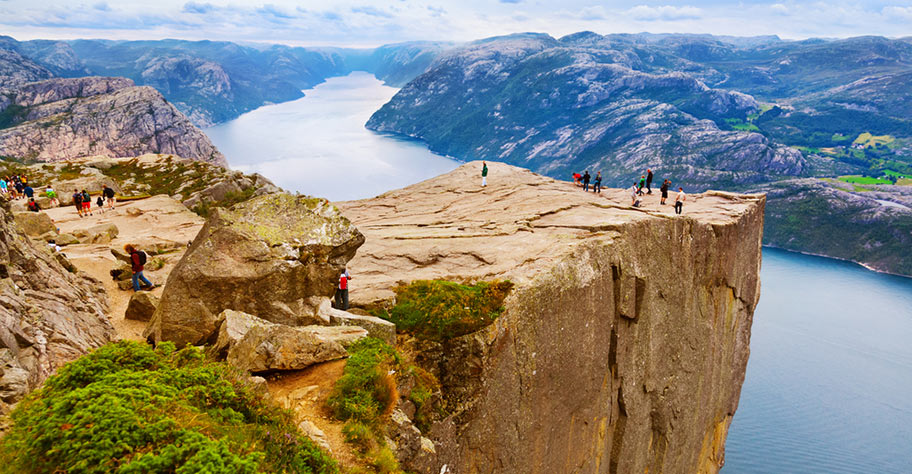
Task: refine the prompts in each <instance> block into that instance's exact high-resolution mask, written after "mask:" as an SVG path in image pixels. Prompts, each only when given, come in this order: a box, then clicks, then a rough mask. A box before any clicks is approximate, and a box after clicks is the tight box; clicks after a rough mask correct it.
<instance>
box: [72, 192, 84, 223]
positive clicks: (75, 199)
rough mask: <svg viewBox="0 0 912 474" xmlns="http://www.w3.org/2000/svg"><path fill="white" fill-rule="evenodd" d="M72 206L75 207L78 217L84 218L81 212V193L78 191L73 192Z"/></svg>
mask: <svg viewBox="0 0 912 474" xmlns="http://www.w3.org/2000/svg"><path fill="white" fill-rule="evenodd" d="M73 205H74V206H76V212H78V213H79V217H84V216H83V212H82V209H83V208H82V193H81V192H79V190H78V189H74V190H73Z"/></svg>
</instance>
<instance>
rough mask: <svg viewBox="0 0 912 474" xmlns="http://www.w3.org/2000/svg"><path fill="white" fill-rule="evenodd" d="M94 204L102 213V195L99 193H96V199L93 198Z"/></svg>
mask: <svg viewBox="0 0 912 474" xmlns="http://www.w3.org/2000/svg"><path fill="white" fill-rule="evenodd" d="M95 206H96V207H98V210H99V211H101V213H102V214H104V196H102V195H101V194H99V195H98V199H96V200H95Z"/></svg>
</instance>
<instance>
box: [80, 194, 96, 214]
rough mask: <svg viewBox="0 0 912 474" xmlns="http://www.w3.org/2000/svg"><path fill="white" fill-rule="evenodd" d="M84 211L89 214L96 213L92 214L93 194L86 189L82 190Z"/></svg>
mask: <svg viewBox="0 0 912 474" xmlns="http://www.w3.org/2000/svg"><path fill="white" fill-rule="evenodd" d="M82 213H83V214H86V215H89V216H91V215H94V214H92V195H90V194H89V192H88V191H86V190H85V189H83V190H82Z"/></svg>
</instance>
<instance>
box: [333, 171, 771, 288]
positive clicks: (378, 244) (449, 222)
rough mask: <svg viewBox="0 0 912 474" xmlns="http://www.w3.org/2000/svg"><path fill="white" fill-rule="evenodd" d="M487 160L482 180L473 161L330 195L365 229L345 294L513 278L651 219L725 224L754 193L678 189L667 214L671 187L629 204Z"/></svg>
mask: <svg viewBox="0 0 912 474" xmlns="http://www.w3.org/2000/svg"><path fill="white" fill-rule="evenodd" d="M488 168H489V174H488V186H487V187H482V186H481V162H477V161H476V162H471V163H468V164H466V165H463V166H461V167H459V168H457V169H456V170H454V171H452V172H450V173H447V174H445V175H441V176H438V177H436V178H432V179H430V180H427V181H424V182H421V183H418V184H415V185H413V186H409V187H407V188H403V189H400V190H396V191H390V192H388V193H385V194H382V195H380V196H378V197H376V198H373V199H365V200H359V201H346V202H339V203H336V205H337V206H339V207H340V208H341V209H342V210H343V213H344V214H345V215H346V216H347V217H348V218H349V219H351V221H352V222H353V223H354V224H355V225H356V226H357V227H358V229H359V230H360V231H361V232H362V233H363V234H364V235H365V237H366V242H365V244H364V245H363V246H362V247H361V248H360V249H359V250H358V253H357V254H356V255H355V258H354V259H352V261H351V262H350V263H349V269H350V271H351V272H352V277H353V279H352V283H351V299H352V301H353V302H354V303H355V304H369V303H371V302H374V301H377V300H383V299H387V298H391V297H392V296H393V293H392V291H391V290H390V288H391V287H392V286H393V285H395V284H396V282H397V281H411V280H418V279H435V278H452V279H459V280H461V279H466V278H468V279H494V278H508V279H510V280H512V281H514V282H515V283H520V284H521V283H523V282H527V281H531V280H532V279H533V278H534V277H535V276H536V275H537V274H538V273H539V272H540V271H542V270H544V269H548V268H550V267H551V266H553V265H554V264H555V263H556V262H558V261H559V260H560V259H561V258H562V257H563V256H565V255H566V254H568V253H570V252H573V249H574V248H575V247H577V246H578V245H579V244H581V243H583V242H584V241H585V240H586V239H587V238H589V237H596V236H604V235H605V234H606V233H610V232H617V231H621V230H622V227H623V226H625V225H631V224H634V223H636V222H645V221H648V220H651V219H695V220H697V221H700V222H704V223H708V224H730V223H733V222H735V221H736V220H737V218H738V217H740V216H741V215H742V214H744V213H745V212H748V211H749V210H750V209H751V208H752V206H754V205H755V204H756V203H757V201H758V200H759V199H760V198H759V196H756V195H738V194H729V193H721V192H714V191H707V192H705V193H702V194H688V196H687V201H686V203H685V204H684V212H683V214H682V215H681V216H676V215H675V213H674V207H673V203H674V198H675V195H676V193H672V192H669V197H668V200H667V202H668V204H666V205H664V206H662V205H660V204H659V196H660V193H659V190H658V186H656V187H655V188H654V190H653V194H651V195H645V196H643V205H642V207H640V208H634V207H633V206H631V205H630V201H631V199H630V193H629V191H628V190H626V189H610V188H606V189H603V191H602V193H601V194H595V193H592V192H588V193H586V192H583V190H582V188H580V187H577V186H575V185H574V184H573V183H570V182H565V181H557V180H554V179H551V178H547V177H544V176H540V175H537V174H535V173H532V172H531V171H528V170H525V169H522V168H517V167H514V166H510V165H506V164H503V163H496V162H488ZM686 191H687V189H686V185H685V192H686Z"/></svg>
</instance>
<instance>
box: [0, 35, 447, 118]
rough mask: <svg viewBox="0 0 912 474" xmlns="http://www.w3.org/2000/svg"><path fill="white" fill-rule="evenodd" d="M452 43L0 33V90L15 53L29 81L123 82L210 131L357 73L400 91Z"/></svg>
mask: <svg viewBox="0 0 912 474" xmlns="http://www.w3.org/2000/svg"><path fill="white" fill-rule="evenodd" d="M450 46H452V45H451V44H450V43H442V42H412V43H401V44H391V45H384V46H381V47H379V48H375V49H349V48H301V47H289V46H283V45H265V46H246V45H239V44H236V43H232V42H226V41H182V40H156V41H109V40H75V41H51V40H33V41H22V42H20V41H16V40H15V39H13V38H10V37H8V36H0V85H2V84H3V76H4V73H3V55H9V54H11V53H10V52H13V53H14V54H16V55H18V56H21V57H22V58H25V60H28V61H31V62H32V63H33V64H34V65H35V66H36V67H37V68H43V69H44V70H45V71H43V72H42V71H40V70H36V71H35V73H34V74H32V75H31V76H29V79H28V80H37V79H46V78H49V77H52V76H54V77H83V76H93V75H96V76H118V77H126V78H129V79H132V80H133V81H134V82H135V83H136V84H138V85H145V86H151V87H154V88H155V89H156V90H158V91H159V92H161V93H162V95H164V97H165V98H166V99H167V100H168V101H170V102H171V103H173V104H174V105H175V106H176V107H177V108H178V109H179V110H180V111H181V112H183V113H184V114H186V115H187V116H188V117H190V120H191V121H192V122H193V123H194V124H196V125H199V126H209V125H212V124H215V123H220V122H224V121H227V120H231V119H233V118H235V117H237V116H239V115H241V114H243V113H244V112H248V111H250V110H253V109H255V108H257V107H260V106H263V105H267V104H271V103H278V102H285V101H289V100H294V99H298V98H300V97H303V96H304V93H303V92H302V90H304V89H310V88H312V87H314V86H316V85H317V84H320V83H321V82H323V81H324V80H326V79H327V78H329V77H334V76H340V75H345V74H348V73H350V72H352V71H355V70H361V71H368V72H370V73H372V74H374V75H376V76H377V78H378V79H380V80H383V81H385V82H386V83H388V84H391V85H395V86H401V85H402V84H405V83H406V82H408V81H409V80H411V79H412V78H414V77H415V76H417V75H418V74H420V73H422V72H424V70H425V68H427V66H428V65H429V64H430V63H431V61H433V59H434V58H435V57H436V56H437V55H438V54H440V52H442V51H443V50H445V49H447V48H449V47H450ZM16 61H19V62H21V61H22V60H21V59H18V57H17V59H16ZM17 82H23V81H21V80H18V81H17Z"/></svg>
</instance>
